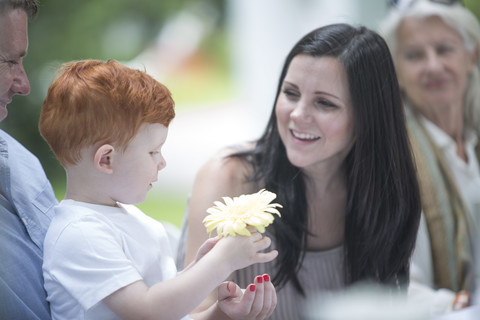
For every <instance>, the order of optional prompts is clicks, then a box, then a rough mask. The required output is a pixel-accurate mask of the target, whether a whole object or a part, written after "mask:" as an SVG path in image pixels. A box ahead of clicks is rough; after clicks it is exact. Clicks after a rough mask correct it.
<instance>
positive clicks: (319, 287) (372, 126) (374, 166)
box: [179, 24, 420, 320]
mask: <svg viewBox="0 0 480 320" xmlns="http://www.w3.org/2000/svg"><path fill="white" fill-rule="evenodd" d="M262 188H266V189H267V190H270V191H272V192H274V193H276V194H277V199H276V201H278V203H280V204H282V206H283V208H282V210H281V213H282V217H281V219H275V221H274V223H273V224H272V225H270V226H268V227H267V231H266V234H268V235H270V236H271V237H272V240H273V246H274V247H275V248H276V249H278V252H279V257H278V258H277V259H276V260H275V261H274V262H270V263H266V264H262V265H254V266H251V267H249V268H245V269H242V270H238V271H236V272H235V273H234V274H233V275H232V278H233V279H235V280H236V281H239V282H240V283H243V282H245V281H248V280H247V279H249V278H250V275H251V274H254V273H257V272H268V273H271V274H273V275H274V278H273V279H274V282H275V283H276V285H277V289H278V291H277V295H278V307H277V308H276V309H275V311H274V313H273V315H272V317H273V318H274V319H289V320H296V319H301V318H302V317H303V316H304V315H303V314H302V311H303V310H304V309H303V308H302V306H303V305H304V303H306V302H308V301H309V299H313V298H314V297H318V296H319V295H325V294H329V293H330V292H331V291H342V290H344V289H345V288H347V287H349V286H350V285H352V284H354V283H357V282H359V281H372V282H374V283H375V284H381V285H385V286H386V287H388V289H389V290H393V291H397V290H399V289H400V291H401V289H402V288H403V289H404V288H405V287H406V284H407V282H408V266H409V263H408V262H409V259H410V254H411V252H412V250H413V246H414V243H415V237H416V232H417V227H418V222H419V218H420V196H419V192H418V185H417V180H416V176H415V170H414V165H413V160H412V155H411V151H410V148H409V143H408V136H407V131H406V127H405V122H404V113H403V108H402V102H401V99H400V91H399V88H398V83H397V79H396V75H395V70H394V66H393V61H392V58H391V56H390V52H389V50H388V47H387V45H386V43H385V42H384V40H383V39H382V38H381V37H380V36H379V35H377V34H376V33H375V32H373V31H371V30H369V29H366V28H364V27H353V26H350V25H346V24H335V25H329V26H325V27H322V28H319V29H316V30H313V31H312V32H310V33H309V34H307V35H305V36H304V37H303V38H302V39H300V40H299V41H298V43H297V44H296V45H295V46H294V47H293V48H292V50H291V51H290V53H289V54H288V56H287V58H286V61H285V64H284V66H283V69H282V73H281V75H280V79H279V82H278V87H277V93H276V96H275V102H274V108H273V110H272V112H271V115H270V120H269V122H268V124H267V127H266V129H265V131H264V134H263V135H262V136H261V137H260V138H259V139H258V140H256V141H254V142H253V143H248V144H244V145H241V146H236V147H231V148H228V149H225V150H223V151H221V152H220V153H219V154H218V155H216V156H215V157H214V158H212V159H211V160H209V161H208V162H207V163H206V164H205V165H204V166H203V167H202V168H201V169H200V171H199V172H198V175H197V177H196V180H195V183H194V187H193V190H192V194H191V199H190V202H189V212H188V220H187V223H186V224H185V225H184V232H183V237H184V240H186V246H185V248H184V250H186V252H185V257H186V261H187V262H190V261H192V260H193V259H194V257H195V252H196V250H197V248H198V244H199V243H201V242H202V241H204V240H205V239H206V238H207V237H208V234H207V233H206V232H205V229H204V227H203V224H202V221H203V219H204V218H205V211H206V210H207V208H208V207H210V206H211V203H213V201H215V200H217V199H219V198H221V197H224V196H228V197H235V196H239V195H241V194H249V193H253V192H255V191H256V190H259V189H262ZM182 254H183V252H182V251H180V252H179V256H181V255H182ZM214 297H215V295H214V294H213V295H212V296H211V297H210V298H209V299H208V300H206V301H205V302H204V304H203V305H201V307H200V309H201V308H206V307H207V306H209V305H211V304H212V303H213V301H214Z"/></svg>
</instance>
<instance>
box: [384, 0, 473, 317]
mask: <svg viewBox="0 0 480 320" xmlns="http://www.w3.org/2000/svg"><path fill="white" fill-rule="evenodd" d="M392 4H393V5H392V8H391V10H390V12H389V15H388V16H387V18H386V19H385V21H384V22H383V23H382V25H381V27H380V31H381V33H382V35H383V36H384V37H385V39H386V40H387V43H388V44H389V46H390V49H391V51H392V55H393V57H394V60H395V65H396V70H397V76H398V81H399V84H400V87H401V89H402V94H403V100H404V104H405V107H406V113H407V121H408V128H409V132H410V138H411V143H412V148H413V150H414V154H415V160H416V165H417V170H418V175H419V181H420V187H421V196H422V209H423V216H422V221H421V224H420V229H419V234H418V239H417V246H416V249H415V253H414V255H413V258H412V265H411V270H410V286H409V296H410V297H411V298H412V301H415V302H418V303H422V304H423V305H428V306H429V309H430V311H431V313H432V314H439V313H443V312H448V311H450V310H452V309H453V310H455V309H459V308H462V307H465V306H467V305H468V304H469V303H470V301H469V300H470V296H471V293H472V292H473V290H474V285H475V281H474V271H475V268H474V258H473V251H474V248H473V245H474V242H475V240H476V239H478V238H476V233H477V232H478V229H479V223H478V221H479V220H480V219H479V218H480V170H479V159H480V143H479V140H478V139H479V132H480V118H479V114H480V112H479V111H480V59H479V55H478V50H479V47H480V25H479V22H478V20H477V19H476V18H475V16H474V15H473V14H472V13H471V12H470V11H468V10H467V9H466V8H464V7H463V6H462V4H461V3H458V1H445V0H443V1H440V0H437V1H433V0H430V1H427V0H416V1H392ZM476 269H477V270H478V265H477V267H476ZM477 285H478V283H477Z"/></svg>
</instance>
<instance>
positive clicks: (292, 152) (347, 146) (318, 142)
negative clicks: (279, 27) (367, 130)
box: [275, 55, 354, 171]
mask: <svg viewBox="0 0 480 320" xmlns="http://www.w3.org/2000/svg"><path fill="white" fill-rule="evenodd" d="M275 112H276V117H277V123H278V132H279V134H280V137H281V139H282V141H283V143H284V145H285V149H286V150H287V156H288V160H289V161H290V162H291V163H292V164H293V165H294V166H296V167H299V168H303V169H304V170H309V168H312V169H311V170H315V169H313V168H314V167H316V166H320V167H321V166H327V168H325V169H323V170H326V171H329V170H330V169H329V168H328V167H330V166H331V165H333V168H332V169H333V170H336V167H337V165H338V163H342V162H343V160H344V159H345V157H346V156H347V154H348V153H349V152H350V150H351V148H352V145H353V140H354V136H353V131H354V122H353V106H352V103H351V99H350V93H349V86H348V79H347V75H346V73H345V68H344V67H343V65H342V64H341V63H340V62H339V61H338V60H337V59H335V58H331V57H322V58H315V57H312V56H309V55H298V56H296V57H295V58H293V60H292V62H291V64H290V68H289V69H288V72H287V75H286V76H285V80H284V82H283V86H282V89H281V93H280V94H279V95H278V99H277V105H276V108H275ZM332 159H333V161H332Z"/></svg>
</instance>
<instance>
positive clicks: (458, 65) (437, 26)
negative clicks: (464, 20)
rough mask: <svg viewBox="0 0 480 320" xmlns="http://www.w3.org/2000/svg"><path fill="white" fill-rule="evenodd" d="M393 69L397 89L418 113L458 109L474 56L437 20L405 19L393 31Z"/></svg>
mask: <svg viewBox="0 0 480 320" xmlns="http://www.w3.org/2000/svg"><path fill="white" fill-rule="evenodd" d="M397 39H398V41H397V43H398V46H397V52H396V67H397V76H398V81H399V84H400V87H401V88H402V89H403V90H404V91H405V92H406V94H407V96H408V97H409V99H410V100H411V101H412V103H413V104H414V105H415V107H416V108H417V109H419V110H420V111H421V112H422V113H425V112H426V113H429V112H431V111H432V110H431V108H438V109H440V108H442V107H443V106H451V105H458V106H461V105H462V103H463V96H464V94H465V91H466V89H467V85H468V74H469V72H470V71H471V70H472V68H473V66H474V62H475V54H474V53H469V52H467V50H466V49H465V44H464V42H463V39H462V37H461V36H460V34H458V33H457V31H455V30H454V29H453V28H451V27H450V26H449V25H447V24H446V23H445V22H444V21H443V20H442V19H441V18H439V17H436V16H432V17H428V18H414V17H410V18H406V19H404V20H403V22H402V23H401V24H400V27H399V29H398V31H397Z"/></svg>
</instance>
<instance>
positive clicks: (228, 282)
mask: <svg viewBox="0 0 480 320" xmlns="http://www.w3.org/2000/svg"><path fill="white" fill-rule="evenodd" d="M229 284H230V281H229V282H227V290H228V292H230V288H229V287H228V285H229Z"/></svg>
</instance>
